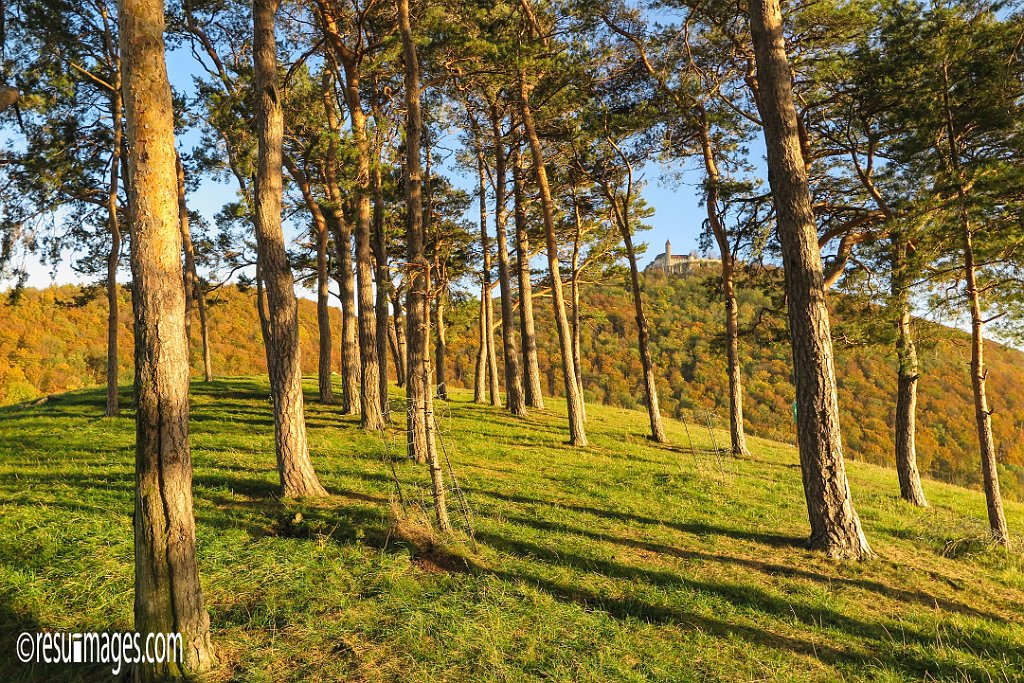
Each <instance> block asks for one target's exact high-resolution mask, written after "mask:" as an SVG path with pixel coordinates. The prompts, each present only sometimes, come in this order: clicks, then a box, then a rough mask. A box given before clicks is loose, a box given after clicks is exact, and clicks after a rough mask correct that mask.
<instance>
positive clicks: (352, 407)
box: [322, 71, 360, 415]
mask: <svg viewBox="0 0 1024 683" xmlns="http://www.w3.org/2000/svg"><path fill="white" fill-rule="evenodd" d="M322 88H323V100H324V111H325V112H326V114H327V127H328V129H329V131H330V136H329V137H328V139H327V159H326V163H325V164H324V178H325V181H326V182H325V184H326V186H327V197H328V199H330V202H331V206H330V209H329V211H328V212H327V216H326V217H327V218H328V224H329V225H330V228H331V232H332V236H333V237H334V250H335V252H336V253H337V258H338V283H339V285H340V286H341V412H342V414H344V415H358V414H359V400H360V399H359V374H360V370H359V367H360V365H359V340H358V336H357V331H356V330H357V322H356V293H355V274H354V273H353V271H352V226H351V223H350V222H349V221H348V220H347V219H346V217H345V213H344V211H343V208H342V205H343V201H342V197H341V190H340V189H339V188H338V164H339V163H340V162H339V158H338V138H339V136H340V135H341V125H340V123H339V121H338V114H337V110H336V108H335V98H334V94H333V93H332V92H331V91H332V89H333V88H332V79H331V77H330V75H329V74H328V73H327V72H326V71H325V72H324V79H323V85H322Z"/></svg>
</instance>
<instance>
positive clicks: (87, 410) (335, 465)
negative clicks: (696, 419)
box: [0, 377, 1024, 683]
mask: <svg viewBox="0 0 1024 683" xmlns="http://www.w3.org/2000/svg"><path fill="white" fill-rule="evenodd" d="M268 391H269V390H268V385H267V381H266V378H265V377H257V378H236V379H231V380H218V381H216V382H214V383H211V384H205V383H201V382H196V383H194V385H193V392H192V393H193V401H192V406H193V410H192V444H193V457H194V463H195V479H194V491H195V505H196V517H197V522H198V529H197V538H198V559H199V566H200V573H201V576H202V580H203V590H204V594H205V599H206V602H207V605H208V607H209V609H210V615H211V623H212V629H213V639H214V642H215V644H216V646H217V648H218V655H219V658H220V667H219V668H218V669H217V670H216V671H215V672H214V673H213V675H212V676H211V679H210V680H211V681H217V682H220V681H243V680H244V681H275V682H279V681H310V680H313V681H340V680H351V681H367V682H377V681H381V682H384V681H389V682H390V681H409V682H412V681H417V682H419V681H452V682H455V681H460V682H461V681H467V682H468V681H474V682H478V681H485V682H486V681H495V682H497V681H502V682H505V681H532V680H558V681H609V680H624V681H625V680H628V681H706V680H714V681H751V680H758V681H785V682H792V681H836V680H844V681H887V682H890V683H892V682H897V681H918V680H944V681H964V680H976V681H982V680H996V681H1009V680H1021V679H1022V678H1024V580H1022V574H1021V570H1022V569H1024V558H1022V556H1021V555H1020V554H1019V552H1018V553H1008V552H1005V551H1002V550H999V549H995V548H992V547H990V546H987V545H986V544H985V543H984V542H983V541H982V540H981V539H983V538H984V536H985V534H986V530H987V527H986V523H985V520H984V515H985V513H984V500H983V498H982V496H981V495H980V494H977V493H975V492H971V491H967V490H964V489H961V488H957V487H954V486H950V485H946V484H940V483H936V482H932V481H926V482H925V484H924V485H925V489H926V492H927V494H928V497H929V500H930V501H931V502H932V504H933V505H932V507H930V508H928V509H917V508H911V507H909V506H907V505H905V504H903V503H902V502H901V501H899V499H898V498H897V497H896V495H895V493H894V492H895V491H896V476H895V473H894V472H892V471H890V470H887V469H884V468H879V467H875V466H873V465H869V464H865V463H851V464H850V468H849V470H850V479H851V485H852V488H853V495H854V499H855V501H856V504H857V509H858V511H859V513H860V516H861V519H862V521H863V523H864V528H865V532H866V533H867V535H868V537H869V539H870V541H871V544H872V546H873V548H874V550H875V551H876V552H877V553H878V556H879V557H878V558H877V559H874V560H870V561H866V562H861V563H852V564H850V563H845V564H844V563H836V562H833V561H829V560H827V559H825V558H824V557H823V556H822V555H821V554H818V553H812V552H808V551H807V550H805V549H804V548H803V547H802V545H801V543H802V540H803V538H804V536H805V534H806V530H807V521H806V515H805V510H804V498H803V493H802V490H801V486H800V473H799V469H798V466H797V455H796V453H795V451H794V449H792V448H791V447H789V446H785V445H781V444H778V443H773V442H769V441H766V440H763V439H756V438H755V439H752V443H751V446H752V449H753V453H754V455H753V457H752V458H750V459H742V460H734V459H731V458H729V459H726V460H724V461H723V462H722V464H721V465H719V463H718V462H717V461H716V459H715V458H714V457H713V456H712V455H710V453H709V452H708V450H707V449H708V448H709V447H710V445H711V444H710V440H709V438H708V435H707V433H706V432H704V431H702V430H698V429H695V428H694V426H692V425H691V426H690V427H689V430H690V432H692V433H693V435H694V440H695V444H694V446H695V448H696V451H695V452H691V451H690V449H689V447H688V446H684V447H680V444H687V441H686V431H685V428H684V426H683V425H682V424H681V423H679V422H677V421H674V420H669V421H667V424H666V428H667V431H668V435H669V437H670V439H671V441H672V443H673V444H674V445H672V446H665V447H657V446H655V445H653V444H652V443H651V442H650V441H649V440H648V439H646V438H645V437H644V433H645V428H646V427H645V422H646V417H645V415H644V414H643V413H639V412H633V411H627V410H623V409H619V408H610V407H601V406H593V407H592V408H591V409H590V410H589V421H588V434H589V436H590V438H591V441H592V444H593V445H592V446H591V447H589V448H586V449H580V450H572V449H569V448H568V447H566V446H565V445H564V427H565V412H564V410H565V408H564V404H563V403H562V402H561V401H558V400H552V401H550V402H549V404H550V407H549V409H548V410H547V411H544V412H537V411H534V413H532V414H531V416H530V417H529V418H528V419H527V420H525V421H521V420H516V419H513V418H511V417H509V416H508V415H507V414H504V413H502V412H500V411H498V410H496V409H494V408H491V407H489V406H477V405H472V404H471V403H469V394H468V393H467V392H465V391H461V390H455V391H453V398H454V400H453V402H452V403H451V404H450V405H449V407H448V409H447V410H442V411H441V412H442V413H443V414H444V417H443V420H442V433H443V434H444V440H445V445H446V447H447V451H448V453H449V455H450V456H451V459H452V462H453V467H454V471H455V473H456V474H457V476H458V479H459V482H460V483H461V485H462V488H463V490H464V491H465V493H466V497H467V500H468V504H469V506H470V508H471V511H472V520H473V529H474V532H475V539H476V543H475V545H474V544H472V543H468V542H464V541H465V539H464V537H463V542H459V541H453V542H449V543H448V544H446V545H442V546H434V547H431V546H430V545H429V535H428V534H427V533H426V532H424V531H422V530H420V531H419V532H415V528H413V532H410V528H409V527H408V525H404V526H403V525H400V526H398V527H397V528H396V527H395V526H394V525H393V524H392V521H391V518H390V517H389V505H392V504H393V501H394V486H393V484H392V481H391V478H390V476H389V474H388V467H387V466H386V465H385V461H384V458H385V457H386V456H387V454H388V452H389V449H390V452H391V453H392V454H394V453H395V452H396V450H395V449H394V447H393V443H391V442H390V441H388V440H382V439H381V438H380V436H378V435H372V434H366V433H364V432H362V431H361V430H359V428H358V419H357V418H352V417H343V416H341V415H340V414H338V410H337V407H336V406H322V405H318V404H317V403H316V402H315V401H314V400H313V399H314V396H315V380H313V379H310V380H308V381H307V382H306V391H307V398H308V402H307V417H308V422H309V424H310V447H311V451H312V456H313V460H314V463H315V464H316V467H317V469H318V472H319V474H320V478H321V481H322V482H323V484H324V485H325V486H326V487H327V489H328V490H329V491H330V492H331V493H332V494H333V495H332V496H331V497H330V498H327V499H324V500H318V501H316V502H305V503H294V502H290V503H282V502H281V501H280V500H279V499H278V498H277V474H276V472H275V470H274V451H273V425H272V421H271V416H270V408H269V404H268V400H267V395H268ZM397 396H398V394H397V392H396V393H395V397H396V398H397ZM102 403H103V392H102V391H101V390H84V391H77V392H72V393H69V394H65V395H62V396H59V397H57V398H55V399H53V400H50V401H48V402H47V403H46V404H45V405H39V406H31V405H30V406H14V407H7V408H0V643H3V644H4V647H2V648H0V671H3V672H4V678H5V680H10V681H54V680H110V676H109V669H103V670H100V669H97V668H95V667H94V668H89V667H87V666H74V667H68V668H67V669H61V668H58V667H56V666H49V667H48V666H46V665H36V666H35V667H34V668H30V667H27V666H25V665H22V664H20V663H19V662H17V661H16V660H15V656H14V648H13V647H11V646H10V643H13V642H14V640H15V638H16V636H17V634H18V633H20V632H22V631H38V630H40V629H52V630H61V631H78V632H82V631H102V630H126V629H128V628H130V626H131V624H132V581H133V569H132V559H131V558H132V533H131V523H132V522H131V519H132V505H133V502H132V501H133V495H134V494H133V487H134V475H133V457H132V448H133V442H134V433H135V426H134V416H133V415H132V414H131V411H125V414H124V415H123V416H121V417H119V418H113V419H102V418H98V417H97V414H98V413H99V411H100V408H101V407H102ZM395 436H396V437H397V439H399V440H400V435H395ZM724 437H725V434H724V433H719V434H717V438H718V439H719V441H721V439H723V438H724ZM395 467H396V471H397V473H398V477H399V478H400V480H401V482H402V486H403V492H404V493H405V495H406V497H407V498H408V499H411V500H421V499H425V500H429V493H428V491H427V489H426V482H427V473H426V471H425V470H424V469H422V468H418V467H416V466H414V465H412V464H410V463H409V462H408V461H405V460H404V459H403V458H398V459H396V460H395ZM449 481H450V479H449ZM454 500H455V499H454V498H453V503H452V505H453V513H456V514H457V512H456V511H457V506H456V504H455V502H454ZM297 513H301V517H299V516H298V515H297ZM1006 513H1007V518H1008V521H1009V524H1010V529H1011V532H1012V533H1014V534H1016V537H1017V538H1020V535H1021V533H1022V531H1024V506H1022V505H1021V504H1018V503H1009V504H1008V505H1007V509H1006ZM456 519H460V517H458V516H457V517H456ZM424 539H426V540H424Z"/></svg>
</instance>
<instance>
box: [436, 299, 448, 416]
mask: <svg viewBox="0 0 1024 683" xmlns="http://www.w3.org/2000/svg"><path fill="white" fill-rule="evenodd" d="M447 300H448V293H447V287H445V288H443V289H442V290H441V291H439V292H438V294H437V299H436V300H435V302H434V327H435V328H436V329H437V345H436V346H435V347H434V366H435V370H434V374H435V376H436V377H437V397H438V398H439V399H441V400H442V401H447V400H448V370H447V368H446V365H447V360H448V327H447V322H446V320H445V309H446V308H447V305H448V304H447Z"/></svg>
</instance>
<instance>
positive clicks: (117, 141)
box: [106, 0, 162, 417]
mask: <svg viewBox="0 0 1024 683" xmlns="http://www.w3.org/2000/svg"><path fill="white" fill-rule="evenodd" d="M161 2H162V0H161ZM112 85H113V86H114V91H113V93H111V96H110V111H111V116H112V117H113V128H114V140H113V143H112V144H111V152H110V187H109V189H108V191H107V225H108V226H109V229H110V252H109V253H108V254H107V406H106V415H107V416H108V417H114V416H116V415H119V414H120V413H121V406H120V398H119V395H118V386H117V381H118V374H119V372H120V366H119V362H120V361H119V359H118V353H117V351H118V348H117V330H118V327H119V325H120V323H119V315H118V296H117V267H118V264H119V263H120V261H121V225H120V220H119V219H118V215H117V204H118V201H117V187H118V183H119V180H120V159H121V147H122V144H123V142H122V135H123V128H122V126H121V112H122V109H123V102H122V95H121V72H120V69H118V70H117V71H115V73H114V83H113V84H112Z"/></svg>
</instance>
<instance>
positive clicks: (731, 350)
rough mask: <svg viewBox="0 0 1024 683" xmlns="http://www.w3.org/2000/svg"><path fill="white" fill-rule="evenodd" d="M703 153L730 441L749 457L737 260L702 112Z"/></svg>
mask: <svg viewBox="0 0 1024 683" xmlns="http://www.w3.org/2000/svg"><path fill="white" fill-rule="evenodd" d="M699 123H700V125H699V127H698V133H699V135H700V142H701V151H702V153H703V157H704V173H705V198H704V204H705V208H706V209H707V215H708V224H709V225H710V226H711V232H712V234H713V235H714V237H715V241H716V242H717V243H718V251H719V253H720V254H721V261H722V300H723V303H724V304H725V349H726V365H727V371H728V374H729V438H730V442H731V444H732V452H733V454H735V455H748V454H749V451H748V450H747V436H746V432H745V430H744V428H743V372H742V369H741V368H740V323H739V305H738V304H737V301H736V258H735V256H734V255H733V249H732V245H731V244H730V243H729V232H728V230H726V227H725V225H724V224H723V223H722V218H721V215H720V214H719V187H720V185H721V182H722V180H721V175H720V174H719V171H718V161H717V160H716V159H715V151H714V147H712V144H711V131H710V124H709V122H708V117H707V112H705V111H704V109H703V107H701V108H700V109H699Z"/></svg>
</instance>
